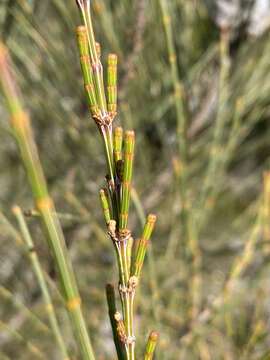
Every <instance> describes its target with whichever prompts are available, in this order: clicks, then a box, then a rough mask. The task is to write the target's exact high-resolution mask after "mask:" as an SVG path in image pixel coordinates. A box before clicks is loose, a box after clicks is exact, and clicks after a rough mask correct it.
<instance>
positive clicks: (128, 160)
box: [119, 131, 135, 230]
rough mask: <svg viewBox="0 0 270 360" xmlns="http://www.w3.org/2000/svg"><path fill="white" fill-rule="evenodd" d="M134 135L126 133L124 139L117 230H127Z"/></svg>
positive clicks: (129, 132)
mask: <svg viewBox="0 0 270 360" xmlns="http://www.w3.org/2000/svg"><path fill="white" fill-rule="evenodd" d="M134 145H135V134H134V131H126V133H125V139H124V153H123V155H124V169H123V181H122V189H121V205H120V217H119V230H124V229H126V228H127V223H128V211H129V203H130V187H131V179H132V170H133V158H134Z"/></svg>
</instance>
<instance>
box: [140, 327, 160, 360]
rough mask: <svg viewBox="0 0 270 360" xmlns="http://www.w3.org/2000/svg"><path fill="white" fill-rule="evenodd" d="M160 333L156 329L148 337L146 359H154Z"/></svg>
mask: <svg viewBox="0 0 270 360" xmlns="http://www.w3.org/2000/svg"><path fill="white" fill-rule="evenodd" d="M158 338H159V334H158V332H156V331H152V332H151V333H150V335H149V337H148V341H147V344H146V349H145V354H144V360H152V359H153V357H154V353H155V349H156V346H157V342H158Z"/></svg>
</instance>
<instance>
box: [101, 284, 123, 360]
mask: <svg viewBox="0 0 270 360" xmlns="http://www.w3.org/2000/svg"><path fill="white" fill-rule="evenodd" d="M106 298H107V305H108V310H109V317H110V322H111V327H112V332H113V338H114V344H115V347H116V351H117V356H118V360H125V353H124V348H123V344H122V343H121V341H120V339H119V337H118V333H117V322H116V320H115V314H116V312H117V310H116V301H115V291H114V286H113V285H111V284H108V285H107V286H106Z"/></svg>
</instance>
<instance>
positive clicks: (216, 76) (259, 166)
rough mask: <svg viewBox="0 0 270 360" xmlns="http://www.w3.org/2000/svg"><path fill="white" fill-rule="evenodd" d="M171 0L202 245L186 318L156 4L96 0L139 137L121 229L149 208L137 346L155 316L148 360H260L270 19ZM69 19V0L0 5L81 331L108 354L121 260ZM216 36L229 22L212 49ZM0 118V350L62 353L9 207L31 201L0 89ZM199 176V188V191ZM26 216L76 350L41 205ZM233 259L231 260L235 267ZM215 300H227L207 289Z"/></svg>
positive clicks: (3, 354) (72, 11) (172, 130)
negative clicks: (68, 263)
mask: <svg viewBox="0 0 270 360" xmlns="http://www.w3.org/2000/svg"><path fill="white" fill-rule="evenodd" d="M168 5H169V11H170V13H171V16H172V26H173V36H174V45H175V49H176V53H177V65H178V69H179V73H180V78H181V82H182V85H183V88H184V89H185V92H184V94H185V95H184V103H185V113H186V116H187V119H188V130H187V138H188V144H189V158H188V164H187V165H188V166H187V174H188V182H187V189H186V191H187V194H188V199H189V204H190V211H191V213H192V214H195V215H194V216H193V226H194V227H195V229H196V232H197V233H198V240H199V248H200V253H201V258H202V264H201V266H200V269H199V271H200V274H199V276H200V278H201V279H202V283H201V284H202V286H201V289H200V295H199V298H200V304H199V313H198V314H197V316H196V318H192V319H191V316H190V314H189V301H188V297H189V294H188V291H187V287H188V284H189V283H190V281H191V279H190V276H191V275H190V271H189V269H187V268H186V267H187V266H189V264H187V262H186V261H185V259H184V257H185V256H184V255H183V254H184V253H185V242H184V241H183V236H182V224H181V221H180V219H181V217H180V214H181V198H180V195H179V179H178V177H179V172H180V171H181V165H180V163H179V156H178V155H179V154H178V147H177V136H176V115H175V108H174V93H173V83H172V78H171V72H170V63H169V61H168V54H167V45H166V38H165V35H164V28H163V24H162V15H161V11H160V7H159V1H158V0H149V1H147V0H137V1H130V0H121V1H112V0H95V1H94V0H93V1H92V8H93V14H94V16H93V17H94V21H95V29H96V32H97V38H98V40H99V41H100V42H101V45H102V51H103V55H104V58H103V59H104V60H105V56H106V55H107V54H108V53H109V52H116V53H117V54H118V55H119V86H120V100H119V116H118V119H117V124H121V125H122V126H123V127H125V128H133V129H134V130H135V131H136V134H137V145H136V164H135V179H134V191H133V200H134V205H133V210H134V211H133V214H134V216H133V217H132V218H131V227H132V228H133V229H135V234H136V235H137V236H139V234H140V230H141V220H142V218H143V216H144V211H145V212H148V211H153V212H156V213H157V215H158V219H159V220H158V225H157V228H156V230H155V234H154V237H153V243H152V248H151V249H150V250H151V251H150V255H151V256H149V257H148V261H147V264H146V266H145V268H144V276H143V283H142V288H141V292H140V296H139V300H138V302H137V313H138V316H137V319H136V323H137V327H138V329H139V332H138V331H137V333H139V337H138V343H139V344H140V345H141V347H143V346H144V343H145V339H146V336H147V334H148V333H149V330H151V329H153V328H154V329H157V330H158V331H160V333H161V338H160V343H159V347H158V351H157V359H168V360H170V359H172V360H174V359H175V360H178V359H203V360H208V359H215V360H216V359H269V358H270V355H269V354H270V353H268V349H269V347H270V337H269V326H270V323H269V318H270V314H269V312H270V305H269V297H268V294H269V289H270V283H269V266H268V263H269V255H270V251H269V246H270V243H269V241H270V238H269V231H267V230H268V229H267V224H268V222H269V221H270V219H269V218H267V216H266V215H265V214H266V213H267V211H264V210H265V208H267V205H265V203H267V194H266V192H263V172H264V171H267V170H268V168H269V154H270V153H269V150H270V128H269V122H268V118H269V111H270V107H269V105H270V91H269V90H270V71H269V70H270V63H269V56H270V43H269V31H268V28H267V21H266V20H265V19H264V26H259V29H258V27H256V26H257V25H258V24H257V23H256V16H255V15H254V14H255V13H254V12H255V6H256V1H229V0H227V1H225V0H223V1H217V2H215V1H210V0H208V1H207V0H205V1H203V0H189V1H186V0H168ZM264 15H265V16H266V18H267V11H266V10H265V11H264ZM261 16H262V15H261ZM262 20H263V19H262V17H259V20H258V21H259V22H260V21H261V22H262ZM78 24H79V17H78V12H77V9H76V4H75V1H73V0H67V1H62V0H43V1H38V0H36V1H35V0H18V1H16V0H15V1H13V0H5V1H4V0H2V1H1V3H0V32H1V37H2V40H3V41H4V42H5V43H6V44H7V46H8V48H9V49H10V51H11V54H12V57H13V60H14V63H15V65H16V77H17V79H18V82H19V84H20V86H21V88H22V92H23V95H24V102H25V105H26V108H27V109H28V110H29V112H30V114H31V117H32V123H33V126H34V128H35V135H36V141H37V143H38V146H39V150H40V154H41V159H42V162H43V166H44V170H45V173H46V176H47V179H48V183H49V186H50V190H51V193H52V196H53V197H54V199H55V201H56V204H57V208H58V211H59V213H60V216H61V222H62V224H63V227H64V231H65V234H66V238H67V241H68V246H69V249H70V254H71V256H72V260H73V263H74V267H75V269H76V274H77V278H78V281H79V287H80V290H81V294H82V298H83V302H84V311H85V314H87V319H88V324H89V328H90V333H91V338H92V339H93V341H94V347H95V349H96V351H97V354H98V359H112V358H114V357H115V356H114V353H113V351H114V350H113V343H112V340H111V332H110V327H109V322H108V316H107V310H106V301H105V291H104V285H105V284H106V283H108V282H112V281H114V280H115V279H116V273H115V272H116V268H115V265H114V262H115V259H114V256H113V252H112V246H111V244H110V243H109V240H108V239H107V237H106V234H105V231H104V226H103V219H102V213H101V210H100V206H99V199H98V190H99V188H100V186H101V185H102V184H103V174H104V168H105V163H104V159H105V158H104V156H103V148H102V144H101V141H100V138H99V135H98V133H97V129H96V127H95V125H94V123H93V121H92V120H91V121H90V119H89V114H88V111H87V107H86V101H85V98H84V93H83V86H82V76H81V73H80V66H79V59H78V52H77V48H76V42H75V27H76V25H78ZM221 33H226V34H227V35H226V36H227V48H226V49H227V52H225V54H223V55H222V56H221V55H220V50H219V49H220V45H221V41H222V40H220V39H221V38H222V36H221ZM222 68H223V69H225V76H221V75H220V74H221V72H222V71H221V69H222ZM0 115H1V120H0V127H1V131H0V167H1V176H0V184H1V191H0V200H1V202H0V206H1V208H0V210H1V215H0V230H1V237H0V243H1V246H0V284H1V285H0V304H1V306H0V329H1V330H0V359H22V360H23V359H39V358H44V359H45V358H46V359H57V358H59V357H58V356H59V353H58V350H57V349H56V347H55V346H52V344H53V341H54V340H53V337H52V334H51V332H50V330H49V328H48V322H47V318H46V314H45V311H44V307H43V305H42V301H41V296H40V291H39V287H38V285H37V282H36V279H35V277H34V275H33V272H32V269H31V266H30V263H29V261H28V258H27V255H26V253H25V251H24V250H23V248H22V246H21V245H20V242H19V237H20V235H19V233H18V232H16V231H17V230H16V222H15V220H14V216H13V215H12V212H11V208H12V206H13V205H14V204H19V205H20V206H21V207H22V208H23V209H24V210H26V211H27V210H30V209H32V207H33V204H32V200H31V194H30V192H29V188H28V186H27V182H26V178H25V173H24V171H23V168H22V166H21V160H20V158H19V155H18V151H17V149H16V146H15V144H14V141H13V139H12V137H11V136H10V135H11V134H10V129H9V127H8V122H7V118H8V114H7V112H6V109H5V105H4V103H3V102H2V101H1V103H0ZM213 159H214V161H213ZM213 163H214V167H213ZM209 164H210V165H209ZM211 164H212V165H211ZM211 166H212V167H211ZM209 169H210V170H209ZM211 169H212V170H211ZM209 173H210V175H211V176H210V180H209V179H208V178H209ZM207 174H208V175H207ZM206 179H208V180H209V184H208V186H209V188H208V190H209V189H210V190H209V191H206V192H205V193H204V189H205V186H206V185H205V184H206ZM208 180H207V181H208ZM202 194H204V195H205V199H204V200H205V201H201V199H202ZM262 199H263V200H266V201H264V206H262V205H261V204H262V201H261V200H262ZM269 201H270V199H269ZM143 209H144V210H143ZM260 214H263V216H260ZM28 223H29V226H30V228H31V231H32V234H33V238H34V240H35V243H36V247H37V251H38V253H39V255H40V258H41V260H42V264H43V266H44V269H45V270H46V272H47V274H48V281H49V283H50V285H51V290H52V294H53V297H54V300H55V304H56V307H57V312H58V317H59V319H60V323H61V327H62V329H63V332H64V334H65V339H66V341H67V343H68V344H69V346H70V349H73V350H72V351H73V353H74V356H76V350H75V349H74V347H73V342H72V337H71V334H70V330H69V326H68V322H67V317H66V314H65V311H64V310H63V306H62V304H61V298H60V297H59V294H58V292H57V290H56V288H55V285H54V283H55V281H56V274H55V270H54V266H53V263H52V261H51V257H50V255H49V253H48V249H47V247H46V245H45V242H44V239H43V235H42V234H41V231H40V229H39V225H38V222H37V219H36V217H35V216H29V217H28ZM247 244H249V245H247ZM243 254H244V255H243ZM235 259H236V260H235ZM235 261H236V262H235ZM241 261H242V262H241ZM233 264H236V265H235V266H234V265H233ZM239 264H240V265H239ZM237 266H240V268H241V269H240V270H241V271H239V272H237V270H235V272H233V271H232V269H235V268H236V269H237ZM241 266H242V267H241ZM232 274H233V275H232ZM235 274H237V276H234V275H235ZM233 277H235V279H234V281H233V282H231V283H230V286H229V292H230V296H227V290H228V288H227V287H226V284H228V279H229V280H230V279H231V278H233ZM224 298H226V299H227V300H226V301H224V303H223V305H224V306H223V305H220V301H218V300H219V299H223V300H224ZM213 304H214V305H215V304H218V306H217V307H216V308H215V307H213V306H212V305H213ZM209 309H210V310H209ZM213 309H214V310H213ZM215 309H216V310H215Z"/></svg>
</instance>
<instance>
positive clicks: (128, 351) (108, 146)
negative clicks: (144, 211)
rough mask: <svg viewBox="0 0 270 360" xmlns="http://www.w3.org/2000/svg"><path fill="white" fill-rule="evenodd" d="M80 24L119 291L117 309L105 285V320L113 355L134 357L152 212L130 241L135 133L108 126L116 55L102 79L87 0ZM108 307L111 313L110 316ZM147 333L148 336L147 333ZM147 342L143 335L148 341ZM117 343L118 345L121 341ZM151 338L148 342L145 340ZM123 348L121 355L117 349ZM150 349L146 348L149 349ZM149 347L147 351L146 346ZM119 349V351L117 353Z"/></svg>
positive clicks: (114, 108)
mask: <svg viewBox="0 0 270 360" xmlns="http://www.w3.org/2000/svg"><path fill="white" fill-rule="evenodd" d="M77 2H78V5H79V9H80V12H81V17H82V20H83V26H79V27H78V28H77V39H78V47H79V52H80V60H81V68H82V74H83V79H84V87H85V91H86V98H87V104H88V108H89V112H90V114H91V116H92V118H93V119H94V121H95V122H96V124H97V126H98V129H99V131H100V133H101V135H102V139H103V142H104V147H105V154H106V160H107V167H108V174H107V175H106V177H105V178H106V182H107V187H106V188H102V189H101V190H100V200H101V207H102V211H103V214H104V219H105V223H106V225H107V231H108V235H109V237H110V239H111V241H112V243H113V246H114V248H115V251H116V257H117V263H118V268H119V287H118V288H119V294H120V299H121V304H122V314H121V313H120V312H119V311H117V310H116V308H115V305H113V306H112V304H115V303H114V301H113V300H112V299H114V290H113V289H112V287H109V288H108V287H107V299H108V305H109V308H110V310H109V311H110V320H111V325H112V330H113V334H114V342H115V346H116V349H117V354H118V357H119V359H125V360H134V359H135V334H134V326H133V312H134V306H133V303H134V297H135V291H136V287H137V285H138V282H139V279H140V275H141V270H142V266H143V262H144V258H145V254H146V248H147V243H148V241H149V239H150V236H151V233H152V231H153V228H154V225H155V221H156V217H155V215H149V216H148V218H147V221H146V224H145V227H144V230H143V234H142V237H141V238H140V240H139V242H137V245H136V246H134V245H133V244H134V241H133V237H132V233H131V231H130V230H129V228H128V218H129V207H130V195H131V182H132V175H133V163H134V149H135V133H134V131H131V130H129V131H125V132H123V129H122V128H121V127H116V128H115V129H113V127H112V124H113V120H114V119H115V117H116V115H117V56H116V55H115V54H109V55H108V58H107V76H106V84H104V79H103V68H102V64H101V60H100V59H101V56H102V54H101V47H100V44H99V43H97V42H96V40H95V36H94V32H93V26H92V21H91V14H90V2H89V1H82V0H81V1H77ZM112 308H113V309H114V311H115V313H114V316H112ZM151 339H153V336H152V337H151ZM148 342H149V341H148ZM121 344H122V346H121ZM151 344H152V343H151ZM149 346H150V345H148V346H147V347H146V355H145V358H146V359H150V358H151V357H149V356H153V355H151V354H153V351H152V350H151V349H153V346H152V345H151V346H152V347H151V346H150V347H149ZM123 349H124V355H123V354H122V351H123ZM149 349H150V350H149ZM151 351H152V352H151ZM121 354H122V355H121Z"/></svg>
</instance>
